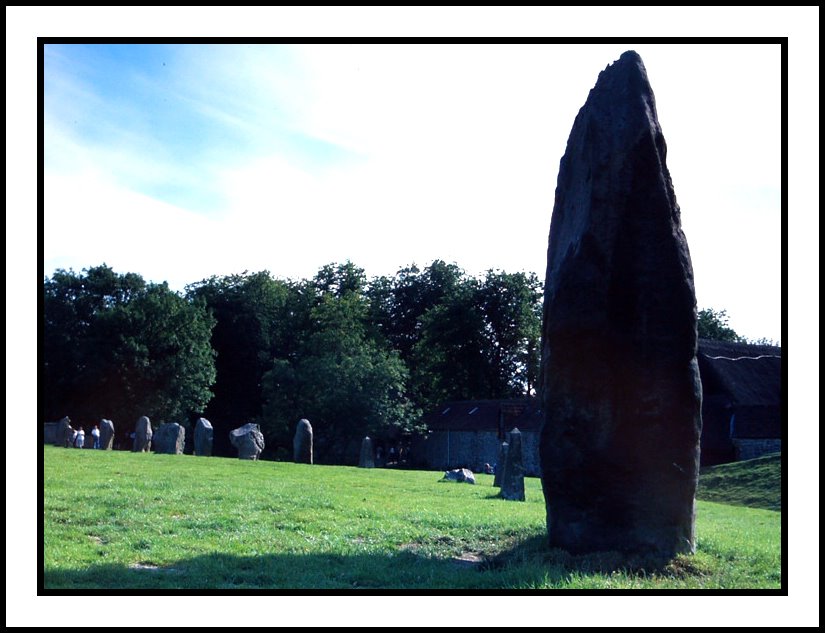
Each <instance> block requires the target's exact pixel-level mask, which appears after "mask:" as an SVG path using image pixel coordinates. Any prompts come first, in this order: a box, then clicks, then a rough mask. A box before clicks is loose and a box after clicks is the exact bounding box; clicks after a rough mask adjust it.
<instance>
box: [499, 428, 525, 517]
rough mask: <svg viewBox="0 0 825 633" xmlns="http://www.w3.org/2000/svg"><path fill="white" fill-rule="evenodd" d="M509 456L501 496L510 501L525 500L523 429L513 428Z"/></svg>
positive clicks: (509, 442) (510, 434)
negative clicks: (522, 450) (522, 449)
mask: <svg viewBox="0 0 825 633" xmlns="http://www.w3.org/2000/svg"><path fill="white" fill-rule="evenodd" d="M507 444H508V448H507V456H506V458H505V462H504V474H503V475H502V479H501V496H502V497H503V498H504V499H507V500H509V501H524V459H523V458H522V454H521V431H519V430H518V429H513V430H512V431H510V433H509V441H508V442H507Z"/></svg>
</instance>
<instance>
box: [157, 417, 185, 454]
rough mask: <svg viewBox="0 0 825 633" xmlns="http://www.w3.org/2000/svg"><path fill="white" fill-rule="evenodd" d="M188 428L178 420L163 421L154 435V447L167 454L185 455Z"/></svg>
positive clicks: (158, 451)
mask: <svg viewBox="0 0 825 633" xmlns="http://www.w3.org/2000/svg"><path fill="white" fill-rule="evenodd" d="M185 442H186V429H184V428H183V427H182V426H181V425H180V424H178V423H177V422H171V423H163V424H161V425H160V426H159V427H158V430H157V431H155V435H154V436H153V437H152V449H153V450H154V451H155V452H156V453H161V454H165V455H183V445H184V443H185Z"/></svg>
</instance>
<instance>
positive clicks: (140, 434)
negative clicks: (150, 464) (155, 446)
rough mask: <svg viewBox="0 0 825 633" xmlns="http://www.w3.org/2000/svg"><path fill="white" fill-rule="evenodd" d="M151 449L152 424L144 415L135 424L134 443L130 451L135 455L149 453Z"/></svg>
mask: <svg viewBox="0 0 825 633" xmlns="http://www.w3.org/2000/svg"><path fill="white" fill-rule="evenodd" d="M151 448H152V423H151V422H150V421H149V418H147V417H146V416H145V415H142V416H140V418H138V421H137V424H135V442H134V444H133V445H132V451H133V452H135V453H143V452H149V450H151Z"/></svg>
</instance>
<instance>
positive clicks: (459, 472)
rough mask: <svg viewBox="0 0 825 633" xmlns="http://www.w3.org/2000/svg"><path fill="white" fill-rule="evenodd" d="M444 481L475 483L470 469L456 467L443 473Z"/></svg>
mask: <svg viewBox="0 0 825 633" xmlns="http://www.w3.org/2000/svg"><path fill="white" fill-rule="evenodd" d="M444 479H445V480H446V481H459V482H464V483H468V484H475V482H476V478H475V475H474V474H473V471H472V470H468V469H467V468H456V469H455V470H448V471H447V472H446V473H444Z"/></svg>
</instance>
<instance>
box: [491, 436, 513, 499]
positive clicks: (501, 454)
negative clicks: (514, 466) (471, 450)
mask: <svg viewBox="0 0 825 633" xmlns="http://www.w3.org/2000/svg"><path fill="white" fill-rule="evenodd" d="M509 448H510V445H509V444H508V443H507V442H502V443H501V444H499V445H498V461H497V462H496V472H495V473H493V486H495V487H496V488H501V480H502V478H503V477H504V466H505V464H506V463H507V450H508V449H509Z"/></svg>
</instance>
